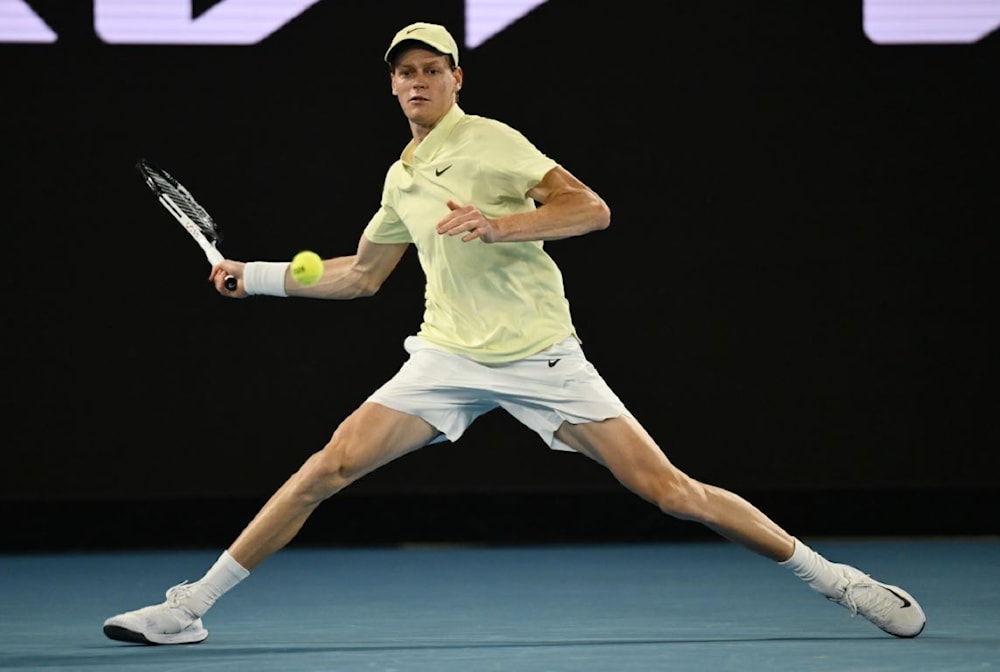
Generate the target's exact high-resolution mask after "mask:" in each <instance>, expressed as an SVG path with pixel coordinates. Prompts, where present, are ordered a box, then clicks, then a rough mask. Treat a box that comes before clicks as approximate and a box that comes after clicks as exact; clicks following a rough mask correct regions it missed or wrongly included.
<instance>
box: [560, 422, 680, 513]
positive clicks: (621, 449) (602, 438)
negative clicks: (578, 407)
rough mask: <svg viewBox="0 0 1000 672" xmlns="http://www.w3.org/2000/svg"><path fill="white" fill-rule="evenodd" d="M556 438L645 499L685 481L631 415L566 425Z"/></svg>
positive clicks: (565, 423) (561, 428) (566, 423)
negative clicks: (676, 481) (679, 480)
mask: <svg viewBox="0 0 1000 672" xmlns="http://www.w3.org/2000/svg"><path fill="white" fill-rule="evenodd" d="M556 438H557V439H559V440H560V441H562V442H563V443H565V444H566V445H568V446H569V447H570V448H573V449H574V450H576V451H577V452H579V453H582V454H584V455H586V456H587V457H589V458H591V459H593V460H595V461H597V462H599V463H600V464H603V465H604V466H605V467H607V468H608V469H609V470H610V471H611V473H612V474H613V475H614V476H615V478H617V479H618V480H619V481H620V482H621V483H622V484H623V485H625V486H626V487H627V488H629V489H630V490H632V491H634V492H638V493H640V494H643V495H649V494H651V492H652V490H653V489H654V488H655V487H656V485H657V484H659V485H662V484H663V483H664V481H665V480H669V479H671V478H680V477H683V474H681V472H680V471H679V470H678V469H677V468H676V467H674V465H673V464H672V463H671V462H670V460H669V459H667V456H666V455H665V454H664V453H663V451H662V450H660V447H659V446H658V445H657V444H656V442H655V441H653V438H652V437H651V436H650V435H649V433H648V432H647V431H646V430H645V428H643V426H642V425H641V424H639V421H638V420H636V419H635V418H634V417H632V416H631V415H621V416H618V417H617V418H611V419H609V420H603V421H600V422H584V423H579V424H572V423H568V422H564V423H563V424H562V426H561V427H560V428H559V430H558V431H557V432H556Z"/></svg>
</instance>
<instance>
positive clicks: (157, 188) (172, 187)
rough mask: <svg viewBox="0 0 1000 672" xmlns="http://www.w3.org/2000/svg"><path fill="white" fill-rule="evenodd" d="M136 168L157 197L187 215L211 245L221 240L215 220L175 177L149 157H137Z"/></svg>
mask: <svg viewBox="0 0 1000 672" xmlns="http://www.w3.org/2000/svg"><path fill="white" fill-rule="evenodd" d="M136 168H137V169H138V170H139V173H140V174H141V175H142V177H143V179H144V180H145V181H146V185H147V186H148V187H149V188H150V189H151V190H152V191H153V193H154V194H156V196H157V198H159V199H161V200H166V201H167V203H164V205H168V203H169V205H168V207H169V206H171V205H172V206H173V207H174V208H176V209H177V210H179V211H180V212H181V213H183V214H184V215H185V216H187V218H188V219H189V220H190V221H191V222H193V223H194V225H195V226H197V227H198V228H199V229H200V230H201V232H202V233H203V234H204V236H205V237H206V238H208V241H209V242H210V243H212V245H218V244H219V243H220V242H222V234H221V233H220V231H219V227H218V225H217V224H216V223H215V220H214V219H213V218H212V216H211V215H210V214H208V211H207V210H205V208H203V207H202V205H201V204H200V203H198V201H197V200H196V199H195V197H194V195H193V194H192V193H191V192H190V191H189V190H188V189H187V187H185V186H184V185H183V184H181V183H180V181H179V180H177V178H175V177H174V176H173V175H171V174H170V173H168V172H167V171H166V170H164V169H163V168H161V167H160V166H158V165H157V164H156V163H154V162H152V161H150V160H149V159H139V161H138V162H137V163H136Z"/></svg>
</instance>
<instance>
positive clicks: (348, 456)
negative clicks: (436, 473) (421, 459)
mask: <svg viewBox="0 0 1000 672" xmlns="http://www.w3.org/2000/svg"><path fill="white" fill-rule="evenodd" d="M437 436H438V431H437V429H435V428H434V427H433V426H431V425H430V424H429V423H428V422H427V421H426V420H424V419H422V418H420V417H418V416H416V415H411V414H409V413H404V412H402V411H397V410H394V409H391V408H388V407H387V406H383V405H381V404H379V403H377V402H372V401H367V402H365V403H363V404H362V405H361V406H359V407H358V409H357V410H355V411H354V412H353V413H351V414H350V415H349V416H347V418H345V419H344V421H343V422H341V423H340V425H339V426H338V427H337V429H336V430H335V431H334V433H333V436H332V437H331V439H330V443H329V444H328V448H333V449H334V452H335V453H336V454H337V456H338V462H339V463H340V464H341V465H342V468H343V469H344V470H345V471H346V472H347V473H349V474H351V476H352V477H353V478H360V477H361V476H363V475H365V474H367V473H369V472H371V471H374V470H375V469H377V468H378V467H380V466H382V465H384V464H387V463H389V462H391V461H392V460H394V459H396V458H397V457H402V456H403V455H405V454H407V453H410V452H412V451H414V450H417V449H418V448H420V447H422V446H425V445H427V444H428V443H430V442H431V441H433V440H434V438H435V437H437Z"/></svg>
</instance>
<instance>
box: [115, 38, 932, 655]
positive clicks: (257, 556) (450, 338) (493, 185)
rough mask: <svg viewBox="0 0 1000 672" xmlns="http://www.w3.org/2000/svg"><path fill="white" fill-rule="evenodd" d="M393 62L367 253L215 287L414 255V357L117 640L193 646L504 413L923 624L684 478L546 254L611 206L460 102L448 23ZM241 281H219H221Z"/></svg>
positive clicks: (366, 278) (360, 273) (335, 280)
mask: <svg viewBox="0 0 1000 672" xmlns="http://www.w3.org/2000/svg"><path fill="white" fill-rule="evenodd" d="M385 61H386V62H387V63H388V65H389V74H390V84H391V87H392V92H393V94H394V95H395V96H396V98H397V100H398V101H399V105H400V107H401V108H402V110H403V114H404V115H405V116H406V119H407V120H408V121H409V126H410V130H411V132H412V139H411V140H410V141H409V143H408V144H407V145H406V146H405V147H404V148H403V151H402V155H401V157H400V159H399V160H398V161H396V162H394V163H393V164H392V165H391V166H390V167H389V170H388V173H387V175H386V177H385V182H384V186H383V191H382V200H381V207H380V208H379V209H378V211H377V212H376V213H375V214H374V216H372V218H371V220H370V221H369V222H368V224H367V226H366V227H365V228H364V232H363V233H362V235H361V238H360V242H359V244H358V248H357V251H356V252H355V253H354V254H351V255H348V256H341V257H336V258H330V259H326V260H324V273H323V276H322V278H321V280H320V281H319V282H318V283H317V284H315V285H311V286H308V287H304V286H301V285H299V284H298V283H296V282H295V281H294V280H293V279H292V278H291V276H290V274H289V271H288V264H287V263H284V262H281V263H278V262H251V263H241V262H237V261H233V260H225V261H223V262H221V263H219V264H217V265H216V266H215V267H213V269H212V272H211V275H210V279H211V281H212V282H213V283H214V285H215V288H216V290H217V291H218V292H219V293H220V294H222V295H223V296H227V297H233V298H243V297H246V296H252V295H270V296H281V297H284V296H289V297H292V296H294V297H307V298H313V299H354V298H358V297H366V296H371V295H373V294H375V293H376V292H377V291H378V290H379V287H380V286H381V285H382V283H383V282H385V280H386V278H387V277H389V275H390V274H391V273H392V271H393V269H394V268H395V267H396V265H397V263H398V262H399V260H400V258H401V257H402V256H403V254H404V253H405V252H406V251H407V250H408V249H409V247H410V246H411V245H412V246H414V247H416V250H417V254H418V256H419V260H420V264H421V267H422V269H423V271H424V274H425V275H426V289H425V297H426V305H425V312H424V320H423V323H422V324H421V325H420V328H419V330H418V331H417V332H416V333H415V334H413V335H411V336H409V337H407V338H406V339H405V342H404V346H405V348H406V350H407V352H408V353H409V357H408V359H407V361H406V362H405V363H404V364H403V365H402V367H401V368H400V369H399V371H398V372H397V373H396V374H395V375H394V376H393V377H392V378H391V379H390V380H388V381H387V382H386V383H385V384H384V385H382V387H380V388H379V389H377V390H375V391H374V393H372V394H371V396H369V397H368V398H367V399H366V400H365V401H364V403H362V404H361V405H360V406H359V407H358V408H357V409H356V410H355V411H354V412H352V413H351V414H350V415H349V416H348V417H347V418H346V419H345V420H344V421H343V422H341V424H340V426H339V427H337V428H336V430H335V431H334V432H333V435H332V437H331V438H330V440H329V442H328V443H327V444H326V445H325V446H323V447H322V448H321V449H320V450H318V451H317V452H316V453H314V454H313V455H312V456H310V457H309V458H308V459H307V460H306V461H305V463H304V464H303V465H302V466H301V468H300V469H299V470H298V471H297V472H296V473H295V474H294V475H292V476H291V477H290V478H289V479H288V480H287V481H286V482H285V483H284V484H283V485H282V486H281V487H280V488H279V489H278V490H277V491H276V492H275V493H274V495H273V496H272V497H271V498H270V499H269V501H268V502H267V503H266V504H265V505H264V506H263V508H262V509H261V510H260V512H259V513H258V514H257V515H256V517H254V519H253V520H252V521H250V523H249V524H248V525H247V526H246V528H245V529H244V530H243V531H242V533H241V534H240V535H239V536H238V537H237V538H236V539H235V540H234V541H233V543H232V545H231V546H229V548H228V549H226V550H225V551H224V552H223V553H222V554H221V555H220V556H219V558H218V560H217V561H216V562H215V563H214V564H213V565H212V566H211V567H210V568H209V569H208V571H207V572H206V573H205V574H204V575H203V576H202V577H201V578H200V579H199V580H197V581H195V582H194V583H188V582H184V583H180V584H178V585H176V586H174V587H172V588H170V589H169V590H168V591H167V593H166V598H167V599H166V601H164V602H162V603H160V604H155V605H153V606H148V607H144V608H141V609H138V610H136V611H129V612H126V613H122V614H119V615H117V616H112V617H111V618H109V619H107V620H106V621H105V623H104V633H105V634H106V635H107V636H108V637H110V638H111V639H115V640H121V641H126V642H140V643H148V644H190V643H194V642H201V641H202V640H204V639H205V638H206V637H207V636H208V631H207V630H206V629H205V627H204V625H203V623H202V616H204V614H205V613H206V612H207V611H208V610H209V609H210V608H211V607H212V605H213V604H215V602H216V601H217V600H218V599H219V598H220V597H221V596H222V595H224V594H225V593H226V592H227V591H229V590H231V589H232V588H233V587H234V586H236V585H237V584H239V583H240V582H241V581H243V580H244V579H245V578H246V577H247V576H248V575H249V574H250V572H251V571H252V570H253V569H254V568H255V567H257V566H258V565H259V564H260V563H261V562H263V561H264V560H265V559H266V558H268V557H269V556H270V555H272V554H273V553H275V552H277V551H278V550H280V549H281V548H283V547H284V546H285V545H287V544H288V543H289V542H290V541H291V540H292V539H293V538H294V537H295V536H296V534H297V533H298V531H299V530H300V529H301V527H302V525H303V524H304V523H305V522H306V520H307V519H308V518H309V516H310V514H312V512H313V511H314V510H315V509H316V507H318V506H319V505H320V504H321V503H322V502H323V501H324V500H326V499H327V498H329V497H331V496H332V495H334V494H335V493H337V492H339V491H340V490H342V489H343V488H344V487H346V486H347V485H349V484H350V483H352V482H354V481H356V480H357V479H359V478H361V477H362V476H364V475H366V474H368V473H370V472H371V471H373V470H375V469H377V468H378V467H380V466H382V465H384V464H386V463H388V462H389V461H391V460H394V459H396V458H398V457H401V456H403V455H405V454H407V453H409V452H411V451H414V450H417V449H419V448H421V447H423V446H426V445H428V444H431V443H435V442H439V441H457V440H458V439H459V438H460V437H461V436H462V434H463V432H464V431H465V430H466V429H467V428H468V427H469V425H470V424H471V423H472V422H473V421H474V420H475V419H476V418H477V417H479V416H480V415H482V414H484V413H486V412H488V411H491V410H493V409H495V408H498V407H499V408H503V409H504V410H506V411H507V412H508V413H510V414H511V415H513V416H514V417H515V418H517V419H518V420H519V421H520V422H522V423H524V424H525V425H526V426H527V427H529V428H531V429H532V430H533V431H534V432H536V433H537V434H538V436H539V437H540V438H541V440H542V441H543V442H544V443H545V444H546V445H547V446H549V447H550V448H552V449H556V450H570V451H576V452H578V453H581V454H582V455H585V456H587V457H589V458H591V459H593V460H596V461H597V462H598V463H600V464H602V465H604V466H605V467H607V468H608V469H609V470H610V471H611V473H612V474H614V476H615V477H616V478H617V479H618V480H619V481H620V482H621V483H622V484H623V485H624V486H625V487H626V488H628V489H629V490H631V491H632V492H634V493H635V494H636V495H638V496H639V497H642V498H643V499H644V500H646V501H648V502H650V503H651V504H653V505H655V506H657V507H659V508H660V509H661V510H662V511H663V512H664V513H665V514H668V515H671V516H674V517H676V518H680V519H684V520H691V521H696V522H698V523H701V524H703V525H705V526H707V527H708V528H710V529H712V530H714V531H715V532H717V533H718V534H719V535H721V536H722V537H724V538H726V539H729V540H731V541H733V542H735V543H737V544H740V545H741V546H743V547H745V548H747V549H749V550H750V551H752V552H754V553H758V554H760V555H762V556H764V557H767V558H770V559H771V560H773V561H775V563H776V564H777V565H779V566H781V567H783V568H785V569H787V570H788V571H790V572H791V573H792V575H793V576H796V577H798V578H799V579H801V580H802V581H804V582H805V584H806V585H808V586H809V587H810V588H812V589H813V590H815V591H816V592H818V593H819V594H820V595H822V596H824V597H826V598H828V599H830V600H831V601H833V602H835V603H837V604H840V605H842V606H844V607H846V608H847V609H848V610H849V612H850V613H851V615H854V614H861V615H863V616H864V617H865V618H867V619H868V620H869V621H871V622H872V623H873V624H874V625H876V626H878V627H879V628H881V629H882V630H884V631H885V632H887V633H889V634H892V635H895V636H897V637H915V636H916V635H918V634H920V632H921V631H922V630H923V628H924V623H925V616H924V612H923V610H922V609H921V607H920V605H919V604H918V603H917V601H916V600H915V599H914V598H913V596H912V595H910V594H909V593H907V592H906V591H905V590H903V589H901V588H898V587H896V586H891V585H887V584H884V583H881V582H879V581H876V580H875V579H873V578H871V577H869V576H868V575H866V574H865V573H863V572H862V571H860V570H858V569H856V568H854V567H852V566H849V565H845V564H836V563H832V562H829V561H828V560H826V559H825V558H824V557H822V556H821V555H819V554H818V553H816V552H815V551H813V550H812V549H810V548H809V546H807V545H806V544H804V543H803V542H802V541H801V540H799V539H797V538H795V537H793V536H792V535H790V534H789V533H788V532H786V531H785V530H784V529H782V528H781V527H779V526H778V525H777V524H776V523H775V522H773V521H772V520H771V519H770V518H768V517H767V516H766V515H764V513H762V512H761V511H759V510H758V509H757V508H755V507H754V506H752V505H751V504H750V503H749V502H747V501H745V500H744V499H742V498H741V497H739V496H738V495H735V494H733V493H731V492H728V491H726V490H723V489H722V488H719V487H717V486H713V485H708V484H706V483H702V482H699V481H697V480H695V479H694V478H692V477H690V476H688V475H687V474H685V473H683V472H682V471H681V470H680V469H678V468H677V467H676V466H674V465H673V464H672V463H671V462H670V460H669V459H668V458H667V457H666V455H665V454H664V452H663V451H662V450H661V449H660V447H659V446H658V445H657V444H656V442H655V441H654V440H653V438H652V437H651V436H650V435H649V434H648V433H647V432H646V431H645V430H644V429H643V427H642V425H640V424H639V422H638V421H637V420H636V419H635V417H633V416H632V414H631V413H630V412H629V410H628V409H627V408H626V407H625V405H624V404H623V403H622V401H621V400H620V399H619V398H618V397H617V396H616V394H615V393H614V392H613V391H612V390H611V388H610V387H609V386H608V385H607V384H606V383H605V381H604V380H603V378H602V377H601V376H600V374H599V373H598V372H597V370H596V369H595V367H594V366H593V365H592V364H591V363H590V362H589V361H588V359H587V357H586V355H585V354H584V351H583V350H582V348H581V344H580V339H579V337H578V336H577V331H576V329H575V327H574V324H573V320H572V319H571V316H570V309H569V304H568V302H567V299H566V297H565V295H564V291H563V282H562V276H561V274H560V271H559V269H558V268H557V267H556V264H555V263H554V262H553V260H552V259H551V258H550V257H549V255H548V254H547V253H546V252H545V249H544V247H543V243H544V242H546V241H552V240H558V239H561V238H567V237H570V236H580V235H583V234H587V233H591V232H594V231H600V230H603V229H606V228H607V227H608V225H609V223H610V221H611V216H610V211H609V208H608V205H607V204H606V203H605V202H604V201H603V200H602V199H601V197H600V196H598V195H597V194H596V193H595V192H594V191H592V190H591V189H590V188H588V187H587V185H585V184H583V183H582V182H581V181H580V180H579V179H577V178H576V177H575V176H574V175H573V174H571V173H570V172H569V171H568V170H567V169H566V168H565V167H563V166H562V165H560V164H559V163H557V162H556V161H555V160H553V159H551V158H549V157H548V156H547V155H545V154H544V153H542V152H541V151H540V150H539V149H537V148H536V147H535V146H534V145H533V144H532V143H531V142H530V141H529V140H528V139H526V138H525V137H524V136H523V135H522V134H521V133H519V132H518V131H516V130H514V129H513V128H511V127H509V126H507V125H505V124H504V123H501V122H499V121H496V120H493V119H489V118H485V117H481V116H476V115H471V114H467V113H466V112H465V111H464V110H463V109H462V108H461V107H460V106H459V105H458V102H457V97H458V93H459V91H460V90H461V89H462V83H463V77H464V75H463V72H462V68H461V67H460V66H459V53H458V48H457V45H456V43H455V40H454V39H453V38H452V36H451V35H450V34H449V32H448V31H447V30H446V29H445V28H444V27H443V26H440V25H437V24H430V23H414V24H411V25H409V26H406V27H405V28H403V29H402V30H400V31H399V32H398V33H397V34H396V35H395V37H393V39H392V41H391V43H390V45H389V49H388V51H386V53H385ZM227 274H229V275H233V276H235V277H236V278H238V280H239V282H238V285H237V288H236V289H235V290H232V291H230V290H228V289H226V287H225V285H224V280H225V278H226V275H227Z"/></svg>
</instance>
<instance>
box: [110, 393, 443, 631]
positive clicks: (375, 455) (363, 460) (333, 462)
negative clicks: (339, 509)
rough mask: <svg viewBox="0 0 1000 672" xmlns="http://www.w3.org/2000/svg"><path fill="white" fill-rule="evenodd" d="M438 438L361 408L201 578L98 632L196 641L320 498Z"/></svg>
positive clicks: (408, 420)
mask: <svg viewBox="0 0 1000 672" xmlns="http://www.w3.org/2000/svg"><path fill="white" fill-rule="evenodd" d="M437 435H438V431H437V430H436V429H435V428H434V427H432V426H431V425H430V424H428V423H427V422H426V421H424V420H423V419H421V418H419V417H417V416H414V415H409V414H406V413H401V412H399V411H395V410H392V409H390V408H387V407H385V406H382V405H380V404H376V403H372V402H367V403H364V404H362V405H361V407H359V408H358V409H357V410H356V411H354V413H352V414H351V415H350V416H348V417H347V418H346V419H345V420H344V421H343V422H342V423H341V424H340V426H339V427H337V429H336V431H334V433H333V436H332V437H331V438H330V441H329V442H328V443H327V444H326V445H325V446H324V447H323V448H322V449H321V450H320V451H318V452H316V453H314V454H313V455H312V456H310V457H309V459H307V460H306V461H305V463H304V464H303V465H302V466H301V467H300V468H299V470H298V471H297V472H296V473H295V474H293V475H292V476H291V477H290V478H289V479H288V480H287V481H285V483H284V484H283V485H282V486H281V487H280V488H279V489H278V490H277V492H275V493H274V494H273V495H272V496H271V498H270V499H269V500H268V501H267V503H266V504H265V505H264V506H263V507H262V508H261V510H260V511H259V512H258V513H257V515H256V516H255V517H254V518H253V520H251V521H250V523H249V524H248V525H247V526H246V527H245V528H244V529H243V531H242V532H241V533H240V535H239V536H238V537H237V538H236V540H235V541H234V542H233V543H232V545H230V547H229V548H228V549H227V551H226V552H225V553H223V554H222V556H221V557H220V558H219V560H218V561H217V562H216V563H215V564H214V565H213V566H212V567H211V568H210V569H209V571H208V572H207V573H206V574H205V575H204V576H203V577H202V578H201V579H200V580H198V581H196V582H195V583H190V584H189V583H182V584H179V585H177V586H174V587H173V588H171V589H170V590H168V591H167V599H166V601H165V602H163V603H161V604H157V605H153V606H149V607H144V608H142V609H138V610H135V611H129V612H125V613H123V614H118V615H117V616H112V617H111V618H109V619H107V620H106V621H105V622H104V634H105V635H107V636H108V637H110V638H111V639H116V640H120V641H127V642H135V643H145V644H193V643H196V642H200V641H203V640H204V639H205V638H206V637H207V636H208V632H207V631H206V630H205V628H204V627H203V625H202V623H201V617H202V616H203V615H204V614H205V612H206V611H208V610H209V609H210V608H211V606H212V605H213V604H215V601H216V600H217V599H218V598H219V597H221V596H222V595H223V594H224V593H225V592H226V591H228V590H229V589H230V588H232V587H233V586H235V585H236V584H237V583H239V581H241V580H242V579H243V578H245V577H246V575H247V574H249V572H250V570H252V569H254V568H255V567H257V566H258V565H259V564H260V563H261V562H263V561H264V560H265V559H266V558H267V557H269V556H270V555H272V554H273V553H275V552H277V551H278V550H280V549H281V548H284V547H285V546H286V545H287V544H288V543H289V542H290V541H291V540H292V539H293V538H294V537H295V535H296V534H298V532H299V530H300V529H302V526H303V525H304V524H305V522H306V520H307V519H308V518H309V516H310V515H311V514H312V512H313V511H315V510H316V508H317V507H318V506H319V505H320V504H321V503H322V502H323V501H324V500H326V499H328V498H329V497H331V496H332V495H334V494H336V493H337V492H339V491H340V490H343V489H344V488H345V487H347V486H348V485H350V484H351V483H353V482H354V481H356V480H358V479H359V478H361V477H362V476H364V475H366V474H369V473H371V472H372V471H374V470H375V469H377V468H378V467H380V466H382V465H384V464H387V463H388V462H391V461H392V460H394V459H396V458H398V457H401V456H403V455H405V454H406V453H409V452H412V451H414V450H416V449H418V448H420V447H422V446H424V445H426V444H427V443H429V442H430V441H431V440H432V439H434V438H435V437H436V436H437Z"/></svg>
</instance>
